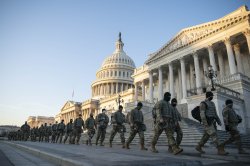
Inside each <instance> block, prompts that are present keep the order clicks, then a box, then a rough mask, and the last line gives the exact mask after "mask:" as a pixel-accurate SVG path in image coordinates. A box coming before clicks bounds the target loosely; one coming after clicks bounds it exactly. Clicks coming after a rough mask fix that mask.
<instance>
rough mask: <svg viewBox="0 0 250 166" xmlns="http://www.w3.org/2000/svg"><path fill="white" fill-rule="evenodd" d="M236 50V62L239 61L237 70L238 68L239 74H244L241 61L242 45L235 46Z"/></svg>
mask: <svg viewBox="0 0 250 166" xmlns="http://www.w3.org/2000/svg"><path fill="white" fill-rule="evenodd" d="M233 48H234V52H235V57H236V61H237V68H238V72H240V73H242V74H244V69H243V66H242V61H241V58H242V56H241V53H240V45H239V44H235V45H234V46H233Z"/></svg>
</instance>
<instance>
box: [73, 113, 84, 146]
mask: <svg viewBox="0 0 250 166" xmlns="http://www.w3.org/2000/svg"><path fill="white" fill-rule="evenodd" d="M82 127H84V121H83V119H82V114H79V117H78V118H76V119H75V121H74V131H73V132H74V137H73V139H72V143H73V144H75V138H77V140H76V144H77V145H79V140H80V138H81V133H82V131H83V130H82Z"/></svg>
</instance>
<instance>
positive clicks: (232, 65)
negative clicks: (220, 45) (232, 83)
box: [224, 38, 237, 74]
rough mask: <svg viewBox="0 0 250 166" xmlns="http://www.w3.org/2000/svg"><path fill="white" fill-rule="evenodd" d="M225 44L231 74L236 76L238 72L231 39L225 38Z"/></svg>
mask: <svg viewBox="0 0 250 166" xmlns="http://www.w3.org/2000/svg"><path fill="white" fill-rule="evenodd" d="M224 42H225V45H226V48H227V56H228V62H229V68H230V74H235V73H236V72H237V71H236V65H235V59H234V54H233V49H232V45H231V41H230V38H225V40H224Z"/></svg>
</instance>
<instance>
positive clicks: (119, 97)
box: [115, 94, 124, 107]
mask: <svg viewBox="0 0 250 166" xmlns="http://www.w3.org/2000/svg"><path fill="white" fill-rule="evenodd" d="M115 101H116V103H117V104H118V107H119V106H120V105H121V103H123V102H124V100H123V99H122V98H121V95H120V94H118V98H117V99H116V100H115Z"/></svg>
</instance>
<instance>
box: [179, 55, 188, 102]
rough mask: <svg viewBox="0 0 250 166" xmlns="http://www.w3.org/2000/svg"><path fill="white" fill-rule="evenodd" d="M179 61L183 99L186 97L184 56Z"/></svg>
mask: <svg viewBox="0 0 250 166" xmlns="http://www.w3.org/2000/svg"><path fill="white" fill-rule="evenodd" d="M180 61H181V82H182V98H183V99H185V98H186V97H187V84H186V80H187V79H186V67H185V60H184V58H181V60H180Z"/></svg>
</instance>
